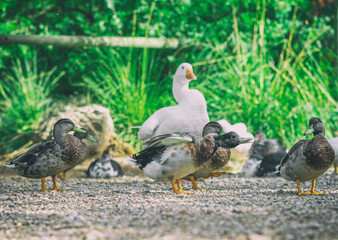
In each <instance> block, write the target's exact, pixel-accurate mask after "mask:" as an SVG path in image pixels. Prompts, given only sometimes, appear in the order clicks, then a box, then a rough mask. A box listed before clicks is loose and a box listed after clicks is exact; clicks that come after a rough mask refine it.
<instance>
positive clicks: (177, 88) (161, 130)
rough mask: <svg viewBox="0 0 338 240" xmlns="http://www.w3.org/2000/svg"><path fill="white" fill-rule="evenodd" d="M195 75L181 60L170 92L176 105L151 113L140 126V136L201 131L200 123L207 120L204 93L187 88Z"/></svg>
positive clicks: (145, 137)
mask: <svg viewBox="0 0 338 240" xmlns="http://www.w3.org/2000/svg"><path fill="white" fill-rule="evenodd" d="M196 79H197V78H196V76H195V74H194V72H193V70H192V66H191V65H190V64H189V63H182V64H181V65H180V66H179V67H178V68H177V70H176V73H175V75H174V81H173V94H174V98H175V100H176V102H177V103H178V105H175V106H170V107H164V108H161V109H160V110H158V111H156V112H155V113H153V114H152V115H151V116H150V117H149V118H148V119H147V120H146V121H145V122H144V123H143V124H142V126H141V127H140V130H139V132H138V139H139V140H146V139H148V138H151V137H155V136H158V135H161V134H167V133H173V132H191V133H193V134H195V135H197V136H201V135H202V130H203V127H204V126H205V124H207V123H208V122H209V116H208V112H207V105H206V101H205V98H204V96H203V94H202V93H201V92H199V91H197V90H195V89H189V83H190V81H192V80H196Z"/></svg>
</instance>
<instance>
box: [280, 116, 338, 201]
mask: <svg viewBox="0 0 338 240" xmlns="http://www.w3.org/2000/svg"><path fill="white" fill-rule="evenodd" d="M311 133H313V136H314V137H313V138H312V139H311V140H305V139H304V140H300V141H299V142H297V143H296V144H295V145H294V146H293V147H292V148H291V149H290V151H289V152H288V153H287V154H286V155H285V157H284V158H283V159H282V161H281V164H280V167H279V171H280V174H281V176H282V177H283V178H284V179H286V180H289V181H295V182H296V183H297V187H298V194H299V195H302V194H322V193H321V192H315V182H316V179H317V178H318V177H319V176H320V175H322V174H323V173H325V172H326V171H327V170H328V169H329V168H330V166H331V164H332V163H333V162H334V154H335V153H334V150H333V149H332V147H331V145H330V144H329V142H328V141H327V140H326V138H325V128H324V125H323V123H322V121H321V120H320V119H319V118H316V117H313V118H311V119H310V121H309V128H308V129H307V131H306V132H305V133H304V134H303V135H304V136H306V135H310V134H311ZM310 180H312V188H311V191H310V192H309V193H304V192H302V190H301V188H300V182H306V181H310Z"/></svg>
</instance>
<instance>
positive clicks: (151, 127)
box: [138, 112, 160, 140]
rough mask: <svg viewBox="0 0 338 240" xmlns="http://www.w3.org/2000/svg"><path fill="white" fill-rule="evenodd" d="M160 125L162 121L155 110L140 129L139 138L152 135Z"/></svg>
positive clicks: (142, 138) (143, 138)
mask: <svg viewBox="0 0 338 240" xmlns="http://www.w3.org/2000/svg"><path fill="white" fill-rule="evenodd" d="M159 126H160V121H159V119H158V118H157V114H156V112H155V113H154V114H153V115H151V116H150V117H149V118H148V119H147V120H146V121H145V122H144V123H143V124H142V126H141V128H140V130H139V131H138V139H139V140H145V139H147V138H150V137H152V136H153V135H154V133H155V132H156V130H157V128H158V127H159Z"/></svg>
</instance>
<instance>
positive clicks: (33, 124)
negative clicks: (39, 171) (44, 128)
mask: <svg viewBox="0 0 338 240" xmlns="http://www.w3.org/2000/svg"><path fill="white" fill-rule="evenodd" d="M31 55H32V58H30V59H29V58H28V57H25V58H23V60H19V59H14V60H13V61H14V63H13V67H12V69H11V70H10V71H9V72H8V73H7V74H6V78H4V79H3V81H1V82H0V99H1V104H0V109H1V112H2V114H1V122H0V135H1V136H2V139H1V140H2V141H3V142H7V141H8V142H7V144H6V145H2V147H1V148H0V150H2V151H3V150H14V149H15V147H17V145H21V144H23V143H24V140H23V139H25V136H27V135H29V134H30V133H31V132H33V131H34V130H36V129H37V128H38V127H39V125H40V123H41V121H42V120H43V119H44V118H45V117H46V114H48V112H49V111H50V110H51V103H52V99H51V92H52V91H53V90H54V89H55V87H56V84H57V83H58V81H59V79H60V78H61V77H62V76H63V75H64V72H61V73H59V74H57V73H56V67H54V68H52V69H51V70H49V71H47V72H44V71H39V70H38V60H37V56H36V52H33V53H31ZM19 136H20V137H23V139H20V137H19Z"/></svg>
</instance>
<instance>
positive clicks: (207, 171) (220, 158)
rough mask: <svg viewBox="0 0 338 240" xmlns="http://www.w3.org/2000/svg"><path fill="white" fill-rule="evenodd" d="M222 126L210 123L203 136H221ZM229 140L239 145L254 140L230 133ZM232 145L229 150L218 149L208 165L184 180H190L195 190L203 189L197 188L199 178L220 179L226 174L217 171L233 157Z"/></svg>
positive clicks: (207, 162) (204, 129)
mask: <svg viewBox="0 0 338 240" xmlns="http://www.w3.org/2000/svg"><path fill="white" fill-rule="evenodd" d="M222 130H223V128H222V126H221V125H220V124H219V123H218V122H210V123H208V124H207V125H205V127H204V128H203V133H202V136H203V137H206V136H220V135H221V133H222ZM227 138H228V139H229V140H231V139H233V141H238V144H237V145H239V144H242V143H247V142H249V141H250V140H252V139H253V138H240V137H239V136H238V135H237V134H236V133H235V132H230V133H228V136H227ZM230 147H231V145H230V144H229V148H225V147H218V148H217V151H216V152H215V154H214V155H213V156H212V157H211V158H210V159H209V160H208V161H206V163H205V164H204V165H203V166H202V167H201V168H199V169H198V170H196V171H195V172H193V173H191V174H189V175H188V176H186V177H184V179H186V180H188V179H190V180H191V182H192V187H193V188H194V189H202V188H200V187H198V186H197V183H196V181H195V180H196V179H199V178H209V177H218V176H219V175H221V174H224V173H225V172H215V170H217V169H220V168H222V167H224V166H225V165H226V164H227V163H228V161H229V159H230V156H231V151H230Z"/></svg>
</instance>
